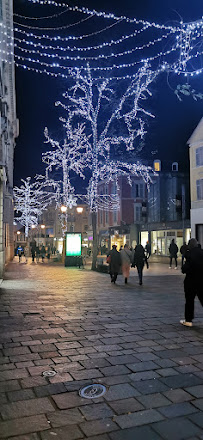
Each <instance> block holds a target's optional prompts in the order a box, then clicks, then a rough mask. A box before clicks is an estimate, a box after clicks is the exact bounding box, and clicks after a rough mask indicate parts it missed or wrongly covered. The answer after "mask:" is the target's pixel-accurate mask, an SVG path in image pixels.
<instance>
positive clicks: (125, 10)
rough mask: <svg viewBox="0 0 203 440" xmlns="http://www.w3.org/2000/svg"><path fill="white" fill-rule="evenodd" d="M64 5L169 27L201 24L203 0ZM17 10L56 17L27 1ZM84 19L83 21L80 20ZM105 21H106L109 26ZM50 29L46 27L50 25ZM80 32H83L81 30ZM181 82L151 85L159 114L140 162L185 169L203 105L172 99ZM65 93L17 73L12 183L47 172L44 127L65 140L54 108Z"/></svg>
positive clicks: (197, 84)
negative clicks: (17, 129)
mask: <svg viewBox="0 0 203 440" xmlns="http://www.w3.org/2000/svg"><path fill="white" fill-rule="evenodd" d="M66 2H67V3H68V4H70V5H71V4H72V5H78V6H80V5H81V6H86V7H89V8H90V9H93V8H96V9H97V10H102V11H106V12H113V13H114V14H117V15H119V16H120V15H122V14H124V15H126V16H129V17H136V18H142V19H144V20H149V21H153V20H154V21H155V22H158V23H161V24H165V25H167V24H173V25H175V24H176V23H177V24H178V23H179V22H180V18H182V19H183V21H184V22H186V21H187V22H188V21H195V20H197V19H200V17H201V15H202V0H193V1H192V2H186V1H185V0H171V1H167V0H164V1H163V0H153V1H151V0H137V1H136V0H125V1H124V2H121V1H119V0H111V2H109V1H107V0H103V1H102V2H101V1H97V2H95V1H90V0H86V1H85V0H84V1H80V0H78V1H72V2H68V0H67V1H66ZM14 11H15V12H16V13H18V14H22V15H25V16H40V14H41V15H43V16H44V15H46V14H47V15H50V13H53V9H52V10H51V11H50V9H48V7H42V6H39V5H32V4H31V3H29V2H28V1H27V0H14ZM54 12H56V8H55V9H54ZM57 12H59V8H57ZM81 15H82V14H81ZM81 15H80V18H82V17H81ZM83 17H84V16H83ZM21 22H23V21H21ZM107 22H108V21H106V22H105V23H106V25H107V24H108V23H107ZM64 23H65V17H63V20H62V24H64ZM47 24H48V22H46V25H47ZM57 24H59V22H57ZM35 25H36V22H35ZM37 25H38V22H37ZM52 25H53V21H52ZM103 26H105V24H103ZM90 30H91V25H90ZM81 31H82V32H83V29H82V28H81ZM124 32H125V28H124ZM126 33H128V30H126ZM110 35H111V34H109V36H110ZM114 36H115V35H114ZM127 48H128V46H127ZM202 79H203V74H202V75H201V76H199V77H198V78H195V79H190V80H189V81H190V84H191V86H192V87H193V88H194V89H195V90H196V91H197V92H203V90H202V82H203V81H202ZM183 82H184V81H182V83H183ZM185 82H186V80H185ZM179 83H181V80H180V78H177V76H176V75H174V74H173V75H172V74H171V75H170V76H169V77H168V78H167V76H166V75H162V76H161V77H160V79H159V80H158V81H157V82H156V83H154V84H153V85H152V87H151V90H152V92H153V96H152V97H151V98H150V100H149V101H148V102H149V110H150V111H152V112H153V113H154V114H155V116H156V118H155V119H153V120H151V119H150V120H149V125H148V133H147V135H146V138H145V148H144V150H143V151H142V157H141V158H143V159H146V158H148V159H150V160H151V159H153V160H154V159H155V158H159V159H161V160H172V161H179V162H181V164H182V168H185V169H187V166H188V148H187V146H186V142H187V140H188V138H189V137H190V135H191V133H192V131H193V130H194V129H195V127H196V125H197V124H198V122H199V120H200V119H201V117H202V109H203V100H199V101H195V100H194V99H193V98H192V97H191V96H189V97H187V96H183V100H182V102H180V101H179V100H178V99H177V97H176V96H175V94H174V89H175V88H176V86H177V85H178V84H179ZM66 88H67V81H66V80H62V79H60V78H57V79H54V78H50V77H47V76H45V75H40V74H37V73H35V72H28V71H25V70H23V69H21V68H16V93H17V116H18V118H19V121H20V135H19V137H18V139H17V142H16V149H15V166H14V184H16V185H19V184H20V179H21V178H26V177H27V176H31V177H34V176H35V174H37V173H41V172H42V171H43V169H44V168H43V165H42V162H41V154H42V152H44V151H46V150H47V149H49V148H47V145H46V144H44V135H43V131H44V128H45V127H46V126H47V127H48V128H49V130H50V131H51V132H52V133H53V134H54V136H55V137H56V138H57V139H61V138H62V137H63V134H62V132H61V131H60V125H59V123H58V117H59V115H60V112H59V110H57V108H56V107H55V106H54V103H55V101H57V100H60V99H61V95H62V93H63V92H64V91H65V90H66ZM154 151H157V153H156V154H152V153H151V152H154Z"/></svg>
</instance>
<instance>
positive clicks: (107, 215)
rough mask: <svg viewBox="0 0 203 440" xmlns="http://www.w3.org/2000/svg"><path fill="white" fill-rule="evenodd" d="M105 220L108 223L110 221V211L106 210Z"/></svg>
mask: <svg viewBox="0 0 203 440" xmlns="http://www.w3.org/2000/svg"><path fill="white" fill-rule="evenodd" d="M105 222H106V223H108V222H109V212H108V211H106V214H105Z"/></svg>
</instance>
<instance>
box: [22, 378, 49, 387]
mask: <svg viewBox="0 0 203 440" xmlns="http://www.w3.org/2000/svg"><path fill="white" fill-rule="evenodd" d="M20 384H21V387H22V388H32V387H37V386H40V385H47V380H46V378H45V377H38V376H33V377H28V378H26V379H22V380H21V381H20Z"/></svg>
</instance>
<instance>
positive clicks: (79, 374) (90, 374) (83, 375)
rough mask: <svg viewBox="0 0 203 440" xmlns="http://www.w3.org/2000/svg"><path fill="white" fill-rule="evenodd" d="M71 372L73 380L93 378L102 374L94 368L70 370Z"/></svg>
mask: <svg viewBox="0 0 203 440" xmlns="http://www.w3.org/2000/svg"><path fill="white" fill-rule="evenodd" d="M71 374H72V376H73V378H74V379H75V380H83V379H93V378H96V377H102V376H103V374H102V373H101V372H100V371H99V370H97V369H96V368H95V369H91V370H81V371H76V372H74V371H72V372H71Z"/></svg>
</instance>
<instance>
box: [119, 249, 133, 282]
mask: <svg viewBox="0 0 203 440" xmlns="http://www.w3.org/2000/svg"><path fill="white" fill-rule="evenodd" d="M120 256H121V265H122V273H123V276H124V278H125V284H127V282H128V278H129V275H130V266H131V264H132V251H130V249H129V248H128V245H127V244H125V246H124V249H122V250H121V251H120Z"/></svg>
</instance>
